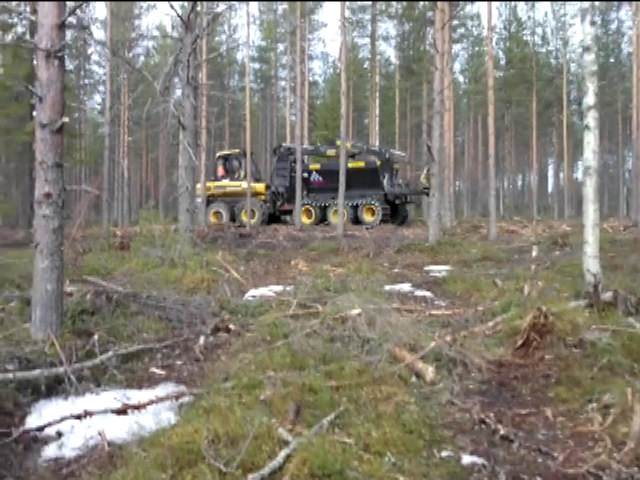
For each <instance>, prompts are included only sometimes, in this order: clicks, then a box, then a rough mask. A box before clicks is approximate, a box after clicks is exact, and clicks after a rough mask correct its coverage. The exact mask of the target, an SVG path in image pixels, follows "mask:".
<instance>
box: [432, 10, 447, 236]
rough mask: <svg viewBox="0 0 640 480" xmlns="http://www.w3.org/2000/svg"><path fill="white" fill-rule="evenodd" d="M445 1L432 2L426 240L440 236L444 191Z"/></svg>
mask: <svg viewBox="0 0 640 480" xmlns="http://www.w3.org/2000/svg"><path fill="white" fill-rule="evenodd" d="M443 3H444V2H436V3H435V9H436V10H435V26H434V30H433V35H434V40H435V42H434V43H435V50H436V53H435V70H434V73H433V116H432V122H433V123H432V128H431V148H432V149H433V155H434V157H435V161H434V162H433V166H432V167H431V178H430V189H429V199H430V200H431V201H430V205H429V236H428V241H429V243H435V242H437V241H438V240H439V239H440V236H441V231H440V201H441V198H440V195H441V193H442V192H443V190H444V189H443V188H442V187H443V185H442V184H443V181H442V180H443V179H442V177H441V172H443V169H442V165H443V163H444V162H446V158H445V156H444V155H443V151H444V145H443V139H444V138H443V135H442V127H443V123H444V122H443V108H444V88H443V86H444V38H443V37H444V22H445V19H444V11H443V10H444V7H443Z"/></svg>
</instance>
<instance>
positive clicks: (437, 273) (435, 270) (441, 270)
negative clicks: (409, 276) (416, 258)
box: [424, 265, 452, 277]
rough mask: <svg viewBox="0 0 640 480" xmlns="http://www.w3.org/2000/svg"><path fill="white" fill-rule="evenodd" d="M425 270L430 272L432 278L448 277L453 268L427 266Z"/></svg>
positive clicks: (449, 266) (447, 266)
mask: <svg viewBox="0 0 640 480" xmlns="http://www.w3.org/2000/svg"><path fill="white" fill-rule="evenodd" d="M424 270H425V271H426V272H429V276H431V277H446V276H447V274H448V273H449V272H450V271H451V270H452V267H451V265H427V266H426V267H424Z"/></svg>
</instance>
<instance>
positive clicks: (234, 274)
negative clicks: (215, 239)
mask: <svg viewBox="0 0 640 480" xmlns="http://www.w3.org/2000/svg"><path fill="white" fill-rule="evenodd" d="M218 261H219V262H220V263H221V264H222V266H223V267H224V268H226V269H227V270H228V271H229V273H231V275H233V276H234V277H235V278H237V279H238V280H239V281H240V283H242V285H244V286H245V287H247V288H251V287H250V286H249V284H248V283H247V281H246V280H245V279H244V278H242V277H241V276H240V274H238V272H236V271H235V270H234V269H233V267H231V265H229V264H228V263H227V262H225V261H224V260H223V259H222V256H221V255H220V253H218Z"/></svg>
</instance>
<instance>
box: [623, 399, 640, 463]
mask: <svg viewBox="0 0 640 480" xmlns="http://www.w3.org/2000/svg"><path fill="white" fill-rule="evenodd" d="M638 440H640V401H639V400H638V397H637V395H634V396H633V418H632V420H631V427H630V428H629V438H628V439H627V444H626V445H625V447H624V448H623V449H622V451H621V452H620V455H619V458H620V460H621V461H622V462H623V463H628V462H629V461H630V460H632V458H633V456H634V454H635V453H636V449H637V447H638Z"/></svg>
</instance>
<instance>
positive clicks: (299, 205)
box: [293, 2, 303, 229]
mask: <svg viewBox="0 0 640 480" xmlns="http://www.w3.org/2000/svg"><path fill="white" fill-rule="evenodd" d="M297 7H298V9H297V12H296V133H295V135H296V203H295V207H294V210H293V212H294V213H293V215H294V217H295V218H294V221H295V226H296V228H298V229H300V228H302V218H301V211H302V100H303V99H302V2H297Z"/></svg>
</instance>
